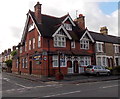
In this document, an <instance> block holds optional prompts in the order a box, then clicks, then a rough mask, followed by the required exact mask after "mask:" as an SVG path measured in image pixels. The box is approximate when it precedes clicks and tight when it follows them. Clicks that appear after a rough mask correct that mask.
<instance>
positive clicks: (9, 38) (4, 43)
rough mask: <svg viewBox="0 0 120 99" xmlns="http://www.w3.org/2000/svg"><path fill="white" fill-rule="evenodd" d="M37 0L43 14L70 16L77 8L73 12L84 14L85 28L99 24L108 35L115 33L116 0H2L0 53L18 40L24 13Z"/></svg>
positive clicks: (24, 16)
mask: <svg viewBox="0 0 120 99" xmlns="http://www.w3.org/2000/svg"><path fill="white" fill-rule="evenodd" d="M37 1H39V2H40V3H41V4H42V13H44V14H48V15H52V16H57V17H61V16H63V15H65V14H67V13H69V14H70V15H71V17H72V19H73V20H74V19H75V18H76V10H78V13H77V15H79V14H80V13H82V14H83V15H84V16H85V23H86V27H87V28H88V29H89V30H92V31H96V32H99V29H100V27H102V26H107V27H108V30H109V35H115V36H116V35H118V7H117V6H118V0H2V1H0V4H1V5H0V13H1V14H0V15H1V16H0V30H1V32H0V53H1V52H3V51H4V50H5V49H8V48H11V47H12V46H13V45H17V44H18V43H19V42H20V40H21V37H22V33H23V29H24V26H25V22H26V14H27V12H28V10H29V9H30V10H32V11H34V5H35V4H36V2H37ZM83 1H84V2H83ZM90 1H91V2H90ZM96 1H97V2H96Z"/></svg>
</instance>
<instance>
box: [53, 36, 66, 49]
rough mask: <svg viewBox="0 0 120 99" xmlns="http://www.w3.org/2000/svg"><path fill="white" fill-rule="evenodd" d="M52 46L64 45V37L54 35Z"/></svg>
mask: <svg viewBox="0 0 120 99" xmlns="http://www.w3.org/2000/svg"><path fill="white" fill-rule="evenodd" d="M54 47H66V37H65V36H55V37H54Z"/></svg>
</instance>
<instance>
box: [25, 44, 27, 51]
mask: <svg viewBox="0 0 120 99" xmlns="http://www.w3.org/2000/svg"><path fill="white" fill-rule="evenodd" d="M25 51H27V42H25Z"/></svg>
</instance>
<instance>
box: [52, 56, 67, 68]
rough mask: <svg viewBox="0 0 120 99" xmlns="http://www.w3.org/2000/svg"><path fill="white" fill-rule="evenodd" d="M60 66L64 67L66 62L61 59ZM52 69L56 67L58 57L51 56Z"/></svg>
mask: <svg viewBox="0 0 120 99" xmlns="http://www.w3.org/2000/svg"><path fill="white" fill-rule="evenodd" d="M60 66H61V67H66V60H65V59H63V58H60ZM53 67H58V55H54V56H53Z"/></svg>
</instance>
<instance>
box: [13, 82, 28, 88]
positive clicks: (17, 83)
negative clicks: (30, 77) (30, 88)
mask: <svg viewBox="0 0 120 99" xmlns="http://www.w3.org/2000/svg"><path fill="white" fill-rule="evenodd" d="M15 85H18V86H20V87H23V88H27V87H26V86H24V85H21V84H18V83H15Z"/></svg>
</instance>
